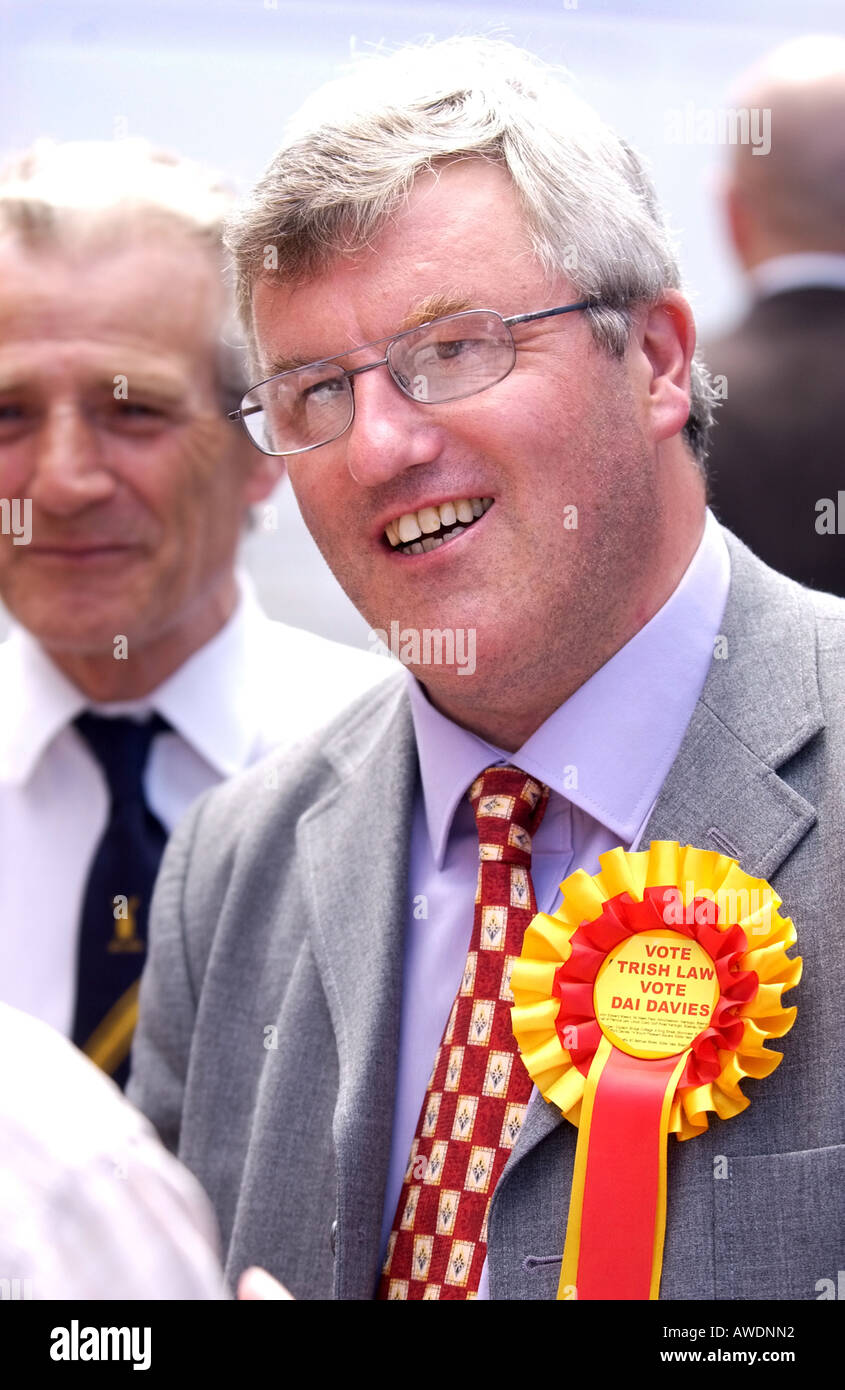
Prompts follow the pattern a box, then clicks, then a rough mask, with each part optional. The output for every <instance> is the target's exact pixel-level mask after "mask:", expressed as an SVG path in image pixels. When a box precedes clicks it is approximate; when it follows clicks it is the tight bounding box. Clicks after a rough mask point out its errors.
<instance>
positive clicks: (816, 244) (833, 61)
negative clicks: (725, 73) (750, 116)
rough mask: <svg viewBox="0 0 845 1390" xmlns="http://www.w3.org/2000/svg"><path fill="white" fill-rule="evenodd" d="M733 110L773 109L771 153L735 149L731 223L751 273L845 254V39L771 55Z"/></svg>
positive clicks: (748, 78)
mask: <svg viewBox="0 0 845 1390" xmlns="http://www.w3.org/2000/svg"><path fill="white" fill-rule="evenodd" d="M731 104H732V105H735V106H741V107H747V108H748V109H749V110H751V109H758V110H768V111H771V131H772V138H771V150H770V152H769V153H768V154H766V155H765V156H764V157H761V156H760V155H759V153H758V154H756V155H755V152H754V148H753V146H751V145H748V144H745V145H735V146H734V147H733V151H732V154H733V159H732V165H731V170H730V174H729V177H728V184H727V207H728V218H729V225H730V230H731V234H732V238H733V241H734V245H735V247H736V250H737V253H738V255H739V258H740V260H741V261H742V263H743V265H744V266H745V268H746V269H751V268H752V267H753V266H755V265H757V264H759V263H760V262H761V261H763V260H767V259H768V258H769V257H771V256H779V255H789V254H791V253H794V252H802V251H821V252H825V251H826V252H840V253H845V39H843V38H839V37H837V36H807V37H805V38H801V39H795V40H792V41H791V42H789V43H786V44H783V45H782V46H781V47H780V48H777V49H775V50H774V51H773V52H771V53H769V54H767V55H766V56H765V57H764V58H763V59H762V60H761V61H760V62H759V63H757V64H756V65H755V66H754V67H753V68H752V69H750V71H748V72H747V73H745V74H744V75H743V77H742V78H741V79H740V81H739V83H738V85H737V86H736V87H735V89H734V91H733V93H732V97H731Z"/></svg>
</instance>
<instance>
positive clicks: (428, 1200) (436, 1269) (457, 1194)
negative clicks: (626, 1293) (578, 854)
mask: <svg viewBox="0 0 845 1390" xmlns="http://www.w3.org/2000/svg"><path fill="white" fill-rule="evenodd" d="M469 797H470V801H471V802H472V806H473V810H474V811H475V818H476V821H477V823H478V839H479V857H480V864H479V870H478V889H477V892H476V895H475V917H474V921H473V928H472V939H471V941H470V945H469V953H468V955H467V963H466V967H465V969H464V975H463V979H462V981H461V986H460V989H459V990H458V994H457V998H456V999H455V1002H454V1004H453V1005H452V1012H451V1013H450V1015H449V1022H448V1023H447V1024H446V1030H445V1032H444V1034H443V1038H442V1040H441V1043H440V1046H439V1048H438V1050H437V1056H436V1057H435V1060H434V1067H433V1069H432V1073H431V1077H430V1078H429V1082H428V1087H427V1089H426V1094H425V1101H424V1102H423V1107H422V1110H421V1112H420V1118H419V1120H418V1121H417V1132H416V1137H415V1139H414V1142H413V1144H412V1146H411V1155H410V1158H409V1159H408V1166H407V1169H406V1170H405V1180H404V1183H403V1185H402V1192H401V1194H400V1197H399V1205H398V1206H397V1209H396V1216H395V1217H394V1220H393V1230H392V1232H391V1235H390V1239H389V1241H388V1246H387V1257H386V1259H385V1263H384V1269H383V1271H382V1277H381V1282H380V1284H379V1291H378V1297H379V1298H383V1299H406V1298H455V1299H457V1298H474V1297H475V1296H476V1294H477V1292H478V1284H479V1280H480V1278H481V1270H482V1267H483V1265H484V1260H485V1258H486V1256H487V1211H488V1208H489V1205H490V1199H491V1197H492V1196H493V1191H494V1189H495V1186H496V1183H497V1182H498V1180H499V1177H500V1175H501V1172H502V1169H503V1168H504V1166H505V1163H506V1162H507V1160H508V1156H509V1154H510V1151H511V1149H512V1148H513V1146H514V1144H515V1143H516V1139H517V1136H518V1134H519V1131H520V1128H521V1126H522V1120H523V1117H524V1115H525V1110H526V1107H527V1105H528V1100H529V1097H530V1095H531V1078H530V1077H529V1075H528V1073H527V1071H526V1070H525V1068H524V1066H523V1065H522V1061H521V1059H520V1057H519V1055H518V1053H517V1048H516V1042H515V1040H514V1036H513V1031H512V1029H511V1004H512V1002H513V996H512V994H511V990H510V976H511V969H512V967H513V962H514V960H515V959H516V957H518V955H519V953H520V951H521V949H522V937H523V933H524V932H525V928H526V926H527V925H528V923H529V922H530V921H531V918H532V917H533V916H534V913H535V912H536V911H537V906H536V902H535V899H534V889H533V886H532V884H531V874H530V869H531V837H532V835H533V834H534V833H535V831H536V830H537V827H538V826H539V824H540V822H541V820H542V819H543V813H544V812H545V809H546V803H547V801H548V798H549V789H548V787H544V786H542V785H541V784H540V783H539V782H536V781H534V779H533V778H532V777H528V776H526V774H525V773H524V772H520V771H519V769H518V768H515V767H490V768H488V769H487V771H486V772H482V774H481V776H480V777H478V778H476V780H475V782H473V784H472V786H471V787H470V790H469Z"/></svg>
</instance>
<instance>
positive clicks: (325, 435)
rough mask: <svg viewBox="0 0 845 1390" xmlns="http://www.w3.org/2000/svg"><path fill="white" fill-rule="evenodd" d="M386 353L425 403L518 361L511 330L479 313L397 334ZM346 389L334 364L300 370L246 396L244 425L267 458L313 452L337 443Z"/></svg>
mask: <svg viewBox="0 0 845 1390" xmlns="http://www.w3.org/2000/svg"><path fill="white" fill-rule="evenodd" d="M385 355H386V357H387V365H388V368H389V371H390V374H391V376H392V377H393V380H394V381H395V382H396V385H397V386H398V387H399V389H400V390H401V391H403V392H404V394H405V395H406V396H410V397H411V399H413V400H419V401H425V402H426V403H428V404H431V405H433V404H441V403H443V402H445V401H455V400H461V399H462V398H463V397H465V396H472V395H475V393H476V392H478V391H484V390H486V388H487V387H488V386H494V385H495V384H496V383H497V382H499V381H502V380H503V378H504V377H506V376H507V375H508V373H509V372H510V370H511V368H512V367H513V365H514V362H515V360H516V352H515V349H514V344H513V338H512V337H511V333H510V329H509V328H508V327H507V325H506V324H505V323H503V321H502V319H501V318H500V317H499V316H498V314H493V313H488V312H486V311H483V310H471V311H469V312H467V313H465V314H454V315H452V316H451V317H449V318H443V319H436V320H435V321H434V322H433V323H430V324H425V325H423V326H422V327H420V328H415V329H411V330H410V331H409V332H407V333H403V334H400V335H399V336H398V337H396V338H394V339H392V340H391V342H390V344H389V345H388V348H387V352H386V354H385ZM353 374H354V372H353ZM352 389H353V388H352V384H351V382H350V379H349V377H348V376H347V375H346V373H345V372H344V371H343V369H342V368H341V367H339V366H338V365H337V363H334V362H323V363H316V364H314V365H313V366H308V367H300V368H298V369H297V370H295V371H291V372H286V373H284V375H282V376H279V377H275V378H272V379H271V380H270V381H267V382H264V383H263V384H262V385H260V386H257V387H255V388H254V389H253V390H252V391H250V392H248V393H247V395H246V396H245V397H244V401H243V407H242V408H243V419H244V423H245V424H246V426H247V429H248V430H249V433H250V435H251V436H252V438H253V439H254V441H255V443H256V444H257V445H258V447H259V448H260V449H263V450H264V452H265V453H272V454H292V453H296V452H299V451H302V450H305V449H313V448H316V447H317V446H318V445H319V444H328V443H330V442H331V441H332V440H333V439H337V438H338V436H339V435H341V434H343V432H344V430H345V429H346V428H347V427H348V425H349V424H350V422H351V420H352V415H353V410H354V404H353V396H352Z"/></svg>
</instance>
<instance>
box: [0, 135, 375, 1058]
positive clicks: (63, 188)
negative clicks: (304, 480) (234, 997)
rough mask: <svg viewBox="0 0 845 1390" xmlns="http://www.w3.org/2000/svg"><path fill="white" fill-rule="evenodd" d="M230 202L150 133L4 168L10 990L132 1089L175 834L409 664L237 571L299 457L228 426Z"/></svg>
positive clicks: (3, 695) (1, 545)
mask: <svg viewBox="0 0 845 1390" xmlns="http://www.w3.org/2000/svg"><path fill="white" fill-rule="evenodd" d="M227 205H228V196H227V194H226V192H225V190H224V189H223V188H222V187H221V186H220V185H219V184H217V183H216V182H215V181H213V180H212V179H211V178H210V176H209V175H208V174H207V173H206V172H205V171H203V170H202V169H200V168H199V167H197V166H195V165H193V164H191V163H189V162H187V161H183V160H177V159H174V158H171V157H169V156H163V155H160V154H158V153H156V152H154V151H152V150H151V149H150V148H149V147H148V146H146V144H145V143H144V142H135V141H125V142H118V143H113V144H102V145H97V144H90V145H88V144H79V145H74V144H70V145H64V146H62V145H59V146H54V145H50V144H42V145H38V146H36V147H34V149H33V150H31V151H30V152H29V153H28V154H26V155H24V156H22V157H21V158H20V159H19V160H18V161H17V162H16V163H15V164H14V165H13V166H11V167H10V168H9V169H7V171H6V173H5V175H4V176H3V178H2V180H0V499H2V506H0V520H2V527H0V532H1V533H0V598H2V600H3V602H4V603H5V605H6V607H7V608H8V610H9V612H10V613H11V615H12V618H13V621H14V628H13V631H12V635H11V637H10V639H9V640H8V641H7V642H6V643H5V644H4V645H3V646H2V647H0V715H1V716H2V717H0V846H1V847H2V848H0V998H2V999H3V1000H4V1001H5V1002H7V1003H10V1004H13V1005H15V1006H17V1007H18V1008H21V1009H23V1010H26V1011H27V1012H30V1013H32V1014H36V1015H38V1016H39V1017H41V1018H42V1019H44V1020H45V1021H46V1022H48V1023H50V1024H52V1025H53V1026H54V1027H56V1028H58V1029H59V1030H60V1031H62V1032H64V1033H65V1034H67V1035H69V1036H71V1037H73V1038H74V1040H75V1041H77V1042H78V1043H79V1044H80V1045H81V1046H84V1048H85V1050H86V1051H87V1052H88V1054H89V1055H90V1056H92V1057H93V1058H94V1060H96V1061H97V1062H98V1063H99V1064H100V1065H101V1066H103V1067H104V1069H105V1070H107V1071H109V1072H110V1073H111V1074H112V1075H114V1076H115V1078H116V1079H117V1080H118V1081H121V1082H122V1081H124V1080H125V1076H126V1072H127V1065H128V1052H129V1046H130V1042H131V1036H132V1029H133V1026H134V1018H135V1013H136V1008H137V1005H136V998H137V976H138V974H139V972H140V969H141V967H142V965H143V960H144V956H145V946H146V940H145V938H146V932H145V923H146V910H147V900H148V894H149V889H150V888H151V882H152V878H153V876H154V872H155V868H156V866H157V862H158V857H159V856H160V852H161V848H162V846H163V842H164V839H165V838H166V835H167V834H168V833H169V832H170V831H171V830H172V829H173V827H174V825H175V824H176V822H177V821H178V820H179V818H180V816H181V815H182V814H183V812H184V811H185V810H186V809H187V807H188V806H189V805H190V803H191V802H192V801H193V800H194V799H195V797H196V796H197V795H198V794H199V793H201V792H202V791H204V790H205V789H207V788H208V787H210V786H212V785H213V784H214V783H216V782H218V781H219V780H221V779H222V778H224V777H226V776H228V775H230V774H231V773H233V772H236V771H239V770H240V769H243V768H245V767H246V766H248V765H249V764H250V763H252V762H253V761H255V760H256V759H257V758H258V757H260V756H261V755H262V754H263V753H265V752H266V751H267V750H268V749H270V748H271V747H273V746H274V745H278V744H285V743H293V742H295V741H296V740H297V739H298V738H299V737H300V736H302V735H303V734H304V733H306V732H311V731H312V730H314V729H315V728H317V727H319V726H320V724H321V723H322V722H324V721H325V720H327V719H328V718H329V717H330V716H331V715H333V714H334V713H336V712H337V711H338V710H339V709H341V708H342V707H343V706H344V705H345V704H346V703H347V701H348V700H350V699H352V698H353V697H354V696H356V695H358V694H360V693H362V692H363V691H364V690H366V689H367V688H369V686H371V685H372V684H374V683H375V682H376V681H377V680H379V679H380V678H381V677H382V676H383V674H385V673H386V672H388V671H389V669H390V668H389V666H388V665H387V663H386V662H384V661H382V660H381V659H379V658H377V657H375V656H374V655H373V654H370V653H364V652H355V651H353V650H352V649H349V648H346V647H343V646H341V645H339V644H335V643H330V642H327V641H325V640H323V639H321V638H318V637H316V636H314V635H312V634H310V633H305V632H301V631H298V630H296V629H294V628H289V627H286V626H284V625H283V624H281V623H275V622H271V621H270V620H269V619H267V618H266V617H265V615H264V614H263V613H262V611H261V609H260V607H259V605H258V603H257V601H256V599H255V597H254V596H253V594H252V592H251V590H250V587H249V584H248V583H247V581H246V580H245V579H243V578H242V577H240V576H239V575H238V574H237V573H236V569H235V560H236V552H237V548H238V541H239V537H240V533H241V531H242V529H243V525H244V521H245V518H246V517H247V515H248V511H249V508H250V506H252V505H255V504H257V503H259V502H261V501H262V500H263V499H264V498H266V497H267V496H268V494H269V493H270V492H271V490H272V489H273V487H274V486H275V485H276V483H277V481H278V479H279V477H280V474H281V471H282V466H281V463H282V461H281V460H279V459H269V458H268V457H267V456H266V455H262V454H261V453H259V452H258V451H257V450H255V449H254V448H253V447H252V445H251V444H250V442H249V440H248V439H247V438H246V436H245V435H244V434H243V432H242V431H241V430H240V429H239V428H238V427H237V426H236V425H234V424H232V423H231V422H230V421H227V420H226V418H225V415H226V411H227V410H228V409H231V408H232V406H233V405H234V404H236V402H237V400H238V398H239V395H240V392H241V391H242V389H243V382H242V379H241V376H240V362H239V357H238V354H237V353H236V351H235V350H233V349H232V348H231V346H230V345H229V342H228V341H227V339H229V335H230V331H231V330H230V329H229V314H230V307H229V292H228V288H227V286H226V284H225V282H224V275H223V273H222V266H223V262H222V248H221V242H220V230H221V223H222V217H223V215H224V214H225V212H226V210H227ZM153 715H155V716H156V717H157V722H156V723H154V724H150V723H149V721H150V718H151V716H153ZM80 716H83V717H82V720H81V722H78V723H75V722H74V721H77V720H78V719H79V717H80ZM105 721H108V722H105ZM127 738H128V740H129V742H128V743H127V742H126V739H127ZM104 739H105V743H106V744H108V748H105V747H101V746H100V745H101V744H102V742H103V740H104ZM139 740H140V742H139ZM130 745H132V746H133V748H134V751H133V752H132V753H131V755H130V753H129V752H128V751H127V750H128V749H129V747H130ZM109 750H110V751H109ZM130 762H131V763H132V767H131V768H130ZM121 779H122V780H123V782H124V783H126V786H123V787H122V788H118V787H117V782H119V781H120V780H121ZM133 779H135V780H136V781H137V788H136V791H135V792H132V794H131V795H130V792H131V788H130V789H129V790H127V788H128V784H129V782H132V781H133ZM133 796H134V801H133ZM127 797H128V801H127ZM130 802H131V803H132V804H131V805H130V804H129V803H130ZM133 836H134V837H135V839H134V840H133ZM141 840H143V841H144V845H143V856H144V864H145V867H144V869H143V872H141V871H140V870H139V878H138V881H137V883H135V881H134V880H132V881H130V877H131V875H130V869H131V871H132V872H134V868H132V866H130V867H127V859H126V856H127V855H128V856H129V857H130V858H131V856H132V854H133V853H134V850H135V848H136V842H140V841H141ZM123 879H126V882H125V883H124V882H123ZM133 884H134V886H133ZM139 885H140V886H139ZM95 918H96V919H97V920H96V922H95V920H94V919H95ZM92 931H93V932H94V934H95V935H94V937H91V939H90V941H89V940H88V937H89V935H90V932H92ZM98 934H99V935H98ZM83 940H84V941H85V942H86V943H87V944H85V945H83ZM92 943H93V944H92ZM91 950H93V951H94V953H95V957H96V960H95V964H94V965H92V964H91V959H92V958H91V957H90V956H89V955H87V954H86V953H87V952H89V951H91ZM101 968H102V972H103V976H102V979H101V980H100V981H99V984H98V985H97V986H96V991H95V993H96V997H92V998H91V999H90V1000H88V1002H87V1003H86V1005H85V1009H87V1010H88V1012H87V1013H86V1012H85V1009H83V1007H82V1002H81V1000H82V995H83V993H84V992H85V989H87V987H88V985H89V984H91V981H92V980H93V978H94V975H95V974H96V973H97V971H99V970H100V969H101ZM115 971H117V972H118V974H117V975H115V974H114V972H115ZM112 976H114V980H116V981H117V985H116V986H115V984H114V981H112V982H111V983H110V980H112ZM92 988H93V986H92ZM110 992H111V994H110ZM112 996H113V998H112ZM112 1003H113V1004H114V1009H112ZM106 1004H107V1005H108V1007H105V1005H106ZM98 1010H99V1012H98ZM103 1010H105V1011H103ZM92 1011H93V1012H92ZM95 1017H96V1019H97V1021H98V1022H100V1021H101V1022H102V1024H103V1027H97V1028H96V1029H95V1028H94V1027H93V1022H94V1019H95Z"/></svg>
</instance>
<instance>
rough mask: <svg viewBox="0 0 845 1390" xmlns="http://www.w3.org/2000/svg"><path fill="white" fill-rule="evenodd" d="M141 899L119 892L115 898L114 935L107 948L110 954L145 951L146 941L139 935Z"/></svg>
mask: <svg viewBox="0 0 845 1390" xmlns="http://www.w3.org/2000/svg"><path fill="white" fill-rule="evenodd" d="M140 906H141V899H140V898H139V897H137V896H133V897H131V898H127V897H125V896H124V895H123V894H122V893H118V894H117V896H116V897H115V899H114V936H113V937H112V939H111V941H110V942H109V944H108V947H107V948H106V949H107V950H108V951H109V953H110V954H113V955H114V954H118V953H124V952H125V953H127V954H130V955H132V954H137V952H139V951H143V949H144V942H143V941H142V940H141V938H140V937H139V935H138V909H139V907H140Z"/></svg>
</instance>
